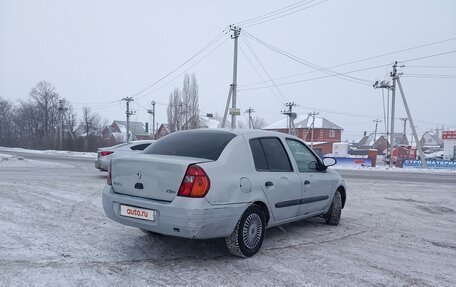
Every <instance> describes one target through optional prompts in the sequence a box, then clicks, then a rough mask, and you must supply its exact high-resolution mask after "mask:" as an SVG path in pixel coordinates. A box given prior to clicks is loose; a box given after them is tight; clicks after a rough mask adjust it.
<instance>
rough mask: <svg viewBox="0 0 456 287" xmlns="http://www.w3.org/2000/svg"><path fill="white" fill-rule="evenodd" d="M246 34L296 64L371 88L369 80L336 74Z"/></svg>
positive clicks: (247, 33)
mask: <svg viewBox="0 0 456 287" xmlns="http://www.w3.org/2000/svg"><path fill="white" fill-rule="evenodd" d="M245 33H246V35H247V36H248V37H250V38H251V39H253V40H255V41H256V42H258V43H260V44H261V45H263V46H265V47H266V48H268V49H270V50H272V51H274V52H276V53H278V54H281V55H283V56H285V57H287V58H289V59H291V60H293V61H295V62H298V63H300V64H303V65H305V66H307V67H310V68H312V69H314V70H315V71H319V72H320V71H321V72H323V73H325V74H332V75H333V76H335V77H339V78H341V79H344V80H348V81H351V82H355V83H358V84H362V85H369V86H370V83H371V81H369V80H365V79H360V78H356V77H353V76H346V75H344V74H341V73H338V72H336V71H334V70H330V69H329V68H324V67H322V66H319V65H317V64H314V63H312V62H310V61H306V60H303V59H301V58H299V57H297V56H295V55H293V54H291V53H289V52H285V51H283V50H281V49H279V48H276V47H274V46H272V45H270V44H268V43H266V42H264V41H263V40H261V39H259V38H257V37H255V36H253V35H252V34H250V33H249V32H245ZM361 82H363V83H361Z"/></svg>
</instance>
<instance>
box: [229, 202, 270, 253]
mask: <svg viewBox="0 0 456 287" xmlns="http://www.w3.org/2000/svg"><path fill="white" fill-rule="evenodd" d="M265 225H266V217H265V215H264V212H263V210H261V208H260V207H258V206H257V205H251V206H249V208H247V209H246V211H245V212H244V214H242V216H241V219H239V221H238V223H237V224H236V227H235V228H234V231H233V233H232V234H231V235H230V236H228V237H226V238H225V242H226V246H227V248H228V250H229V251H230V252H231V253H232V254H233V255H236V256H239V257H244V258H246V257H252V256H253V255H255V254H256V253H257V252H258V251H259V250H260V248H261V245H262V244H263V240H264V232H265Z"/></svg>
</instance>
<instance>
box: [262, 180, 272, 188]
mask: <svg viewBox="0 0 456 287" xmlns="http://www.w3.org/2000/svg"><path fill="white" fill-rule="evenodd" d="M273 185H274V183H272V181H266V182H265V183H264V186H266V187H271V186H273Z"/></svg>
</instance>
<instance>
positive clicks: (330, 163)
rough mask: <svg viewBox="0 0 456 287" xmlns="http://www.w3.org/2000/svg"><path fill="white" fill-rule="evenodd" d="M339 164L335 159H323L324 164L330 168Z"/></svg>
mask: <svg viewBox="0 0 456 287" xmlns="http://www.w3.org/2000/svg"><path fill="white" fill-rule="evenodd" d="M336 163H337V160H336V159H335V158H333V157H324V158H323V164H324V165H325V166H326V167H328V166H333V165H335V164H336Z"/></svg>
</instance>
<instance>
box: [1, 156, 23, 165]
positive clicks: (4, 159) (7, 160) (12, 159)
mask: <svg viewBox="0 0 456 287" xmlns="http://www.w3.org/2000/svg"><path fill="white" fill-rule="evenodd" d="M23 160H24V158H23V157H21V156H18V155H8V154H1V153H0V164H2V165H5V164H14V163H16V162H17V161H23Z"/></svg>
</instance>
